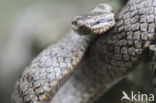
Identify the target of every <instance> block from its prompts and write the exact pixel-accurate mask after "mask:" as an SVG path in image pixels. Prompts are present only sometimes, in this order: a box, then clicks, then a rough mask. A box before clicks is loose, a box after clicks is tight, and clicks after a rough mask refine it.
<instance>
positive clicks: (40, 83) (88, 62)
mask: <svg viewBox="0 0 156 103" xmlns="http://www.w3.org/2000/svg"><path fill="white" fill-rule="evenodd" d="M113 18H114V15H113V13H112V9H111V7H110V6H108V5H106V4H101V5H99V6H98V7H96V8H95V9H93V10H92V11H91V12H89V13H88V14H87V15H82V16H78V17H76V19H75V20H74V21H73V22H72V25H73V28H74V30H75V31H77V32H78V33H76V32H73V31H72V32H71V33H70V34H69V35H67V36H66V37H65V38H64V39H62V40H61V41H59V42H58V43H57V44H54V45H52V46H50V47H48V48H47V49H46V50H44V51H43V52H41V53H40V54H39V55H38V56H37V57H36V58H35V59H34V60H33V61H32V63H31V64H30V65H29V66H28V67H27V68H26V69H25V70H24V72H23V74H22V75H21V78H20V79H19V80H18V81H17V82H16V86H15V91H14V94H13V103H89V102H93V101H94V100H95V99H96V98H97V97H98V96H100V95H101V94H102V93H103V92H106V90H107V89H108V88H109V87H111V85H113V84H115V83H116V82H117V81H118V80H120V79H121V78H122V77H123V76H124V75H126V74H127V73H129V72H130V71H132V70H133V69H134V68H135V66H136V65H137V64H138V63H139V62H140V61H141V60H142V59H146V57H148V56H151V55H153V59H151V60H152V67H153V68H152V70H153V74H155V75H154V77H156V71H155V68H156V61H155V60H156V57H155V54H154V53H153V50H154V46H153V45H154V44H155V40H156V34H155V33H156V29H155V27H156V0H129V1H128V2H127V4H126V5H125V6H124V8H123V9H122V10H121V12H120V13H119V14H118V15H117V16H116V18H115V21H114V19H113ZM115 22H116V23H115ZM108 29H109V30H108ZM79 34H81V35H79ZM93 34H101V35H96V36H95V35H93ZM155 81H156V80H155V79H154V84H156V82H155Z"/></svg>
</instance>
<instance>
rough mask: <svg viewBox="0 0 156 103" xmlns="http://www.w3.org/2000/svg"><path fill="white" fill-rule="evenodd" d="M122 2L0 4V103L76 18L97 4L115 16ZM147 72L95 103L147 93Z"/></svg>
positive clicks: (2, 0)
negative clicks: (129, 93) (112, 9)
mask: <svg viewBox="0 0 156 103" xmlns="http://www.w3.org/2000/svg"><path fill="white" fill-rule="evenodd" d="M126 1H127V0H0V103H10V102H11V92H12V90H13V87H14V84H15V80H16V79H17V78H18V76H19V75H20V73H21V72H22V71H23V69H24V67H26V66H27V65H28V64H29V63H30V62H31V60H32V59H33V58H34V57H35V56H36V55H37V54H38V53H39V52H40V51H42V50H43V49H45V48H46V47H47V46H48V45H51V44H53V43H55V42H56V41H57V40H59V39H60V38H62V37H64V36H65V35H66V34H67V33H68V32H69V31H70V29H71V21H72V19H73V18H74V17H75V16H76V15H79V14H81V13H84V12H87V11H89V10H90V9H91V8H93V7H94V6H96V5H97V4H99V3H108V4H110V5H112V6H113V8H114V11H115V13H118V11H119V10H120V9H121V8H122V7H123V5H124V4H125V2H126ZM22 68H23V69H22ZM148 72H149V71H148V67H147V65H145V64H144V65H140V66H139V67H138V69H137V70H136V71H134V72H132V73H131V74H129V75H128V76H127V77H126V78H125V79H124V80H122V81H121V82H120V83H118V84H117V85H116V86H114V87H113V88H112V89H111V90H110V91H109V92H108V93H106V95H103V96H102V97H101V98H99V100H98V101H97V103H104V102H105V103H120V102H121V101H120V99H121V97H122V91H123V90H125V91H127V92H130V91H131V90H133V91H136V92H137V91H142V92H143V93H150V92H151V81H150V77H149V76H148V75H149V74H148ZM145 88H146V89H145ZM127 103H128V102H127ZM144 103H145V102H144Z"/></svg>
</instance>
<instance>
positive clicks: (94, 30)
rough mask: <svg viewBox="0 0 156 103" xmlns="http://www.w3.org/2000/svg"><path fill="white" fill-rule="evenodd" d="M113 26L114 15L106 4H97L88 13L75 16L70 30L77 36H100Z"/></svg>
mask: <svg viewBox="0 0 156 103" xmlns="http://www.w3.org/2000/svg"><path fill="white" fill-rule="evenodd" d="M114 24H115V19H114V13H113V9H112V8H111V6H109V5H108V4H99V5H98V6H97V7H95V8H94V9H93V10H91V11H90V12H88V13H86V14H83V15H81V16H77V17H76V18H75V19H74V20H73V21H72V28H73V30H75V31H76V32H78V33H79V34H83V35H86V34H102V33H104V32H105V31H107V30H108V29H110V28H111V27H113V26H114Z"/></svg>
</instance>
